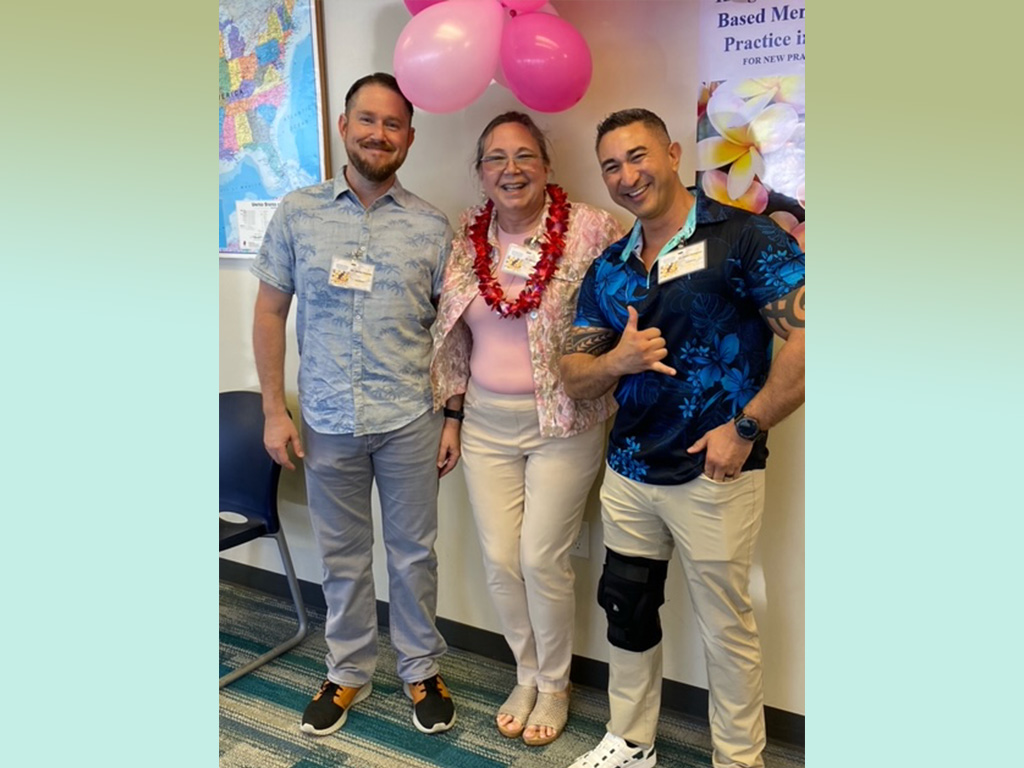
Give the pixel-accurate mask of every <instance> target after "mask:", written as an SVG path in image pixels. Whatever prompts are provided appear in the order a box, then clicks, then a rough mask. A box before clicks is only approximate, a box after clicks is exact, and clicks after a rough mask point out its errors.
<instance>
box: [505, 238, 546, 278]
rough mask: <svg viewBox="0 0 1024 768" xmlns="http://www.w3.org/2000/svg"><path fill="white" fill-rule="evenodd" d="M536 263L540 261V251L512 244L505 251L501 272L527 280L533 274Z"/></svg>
mask: <svg viewBox="0 0 1024 768" xmlns="http://www.w3.org/2000/svg"><path fill="white" fill-rule="evenodd" d="M538 261H540V251H538V250H536V249H534V248H526V247H524V246H522V245H519V244H518V243H513V244H512V245H510V246H509V247H508V250H507V251H505V261H504V262H503V263H502V265H501V271H502V272H504V273H506V274H509V275H515V276H516V277H522V278H524V279H528V278H529V277H530V275H532V274H533V269H534V267H536V266H537V262H538Z"/></svg>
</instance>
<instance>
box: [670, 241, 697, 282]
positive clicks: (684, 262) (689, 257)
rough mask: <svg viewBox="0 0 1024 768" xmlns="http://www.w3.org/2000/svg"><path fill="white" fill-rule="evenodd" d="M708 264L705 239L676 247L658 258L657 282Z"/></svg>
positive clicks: (673, 278) (688, 272) (679, 275)
mask: <svg viewBox="0 0 1024 768" xmlns="http://www.w3.org/2000/svg"><path fill="white" fill-rule="evenodd" d="M707 266H708V254H707V250H706V248H705V241H703V240H701V241H700V242H699V243H694V244H693V245H687V246H684V247H683V248H677V249H676V250H674V251H672V252H671V253H666V254H665V255H664V256H661V257H660V258H659V259H658V283H659V284H661V283H667V282H668V281H669V280H675V279H676V278H677V277H682V276H683V275H688V274H690V273H691V272H696V271H698V270H700V269H706V268H707Z"/></svg>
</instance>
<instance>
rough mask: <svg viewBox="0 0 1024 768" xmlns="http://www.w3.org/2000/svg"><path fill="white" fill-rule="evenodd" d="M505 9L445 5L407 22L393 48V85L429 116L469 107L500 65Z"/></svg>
mask: <svg viewBox="0 0 1024 768" xmlns="http://www.w3.org/2000/svg"><path fill="white" fill-rule="evenodd" d="M504 21H505V15H504V12H503V11H502V10H501V5H500V4H498V3H496V2H493V0H445V2H443V3H440V4H438V5H434V6H431V7H430V8H426V9H425V10H423V11H421V12H420V13H418V14H416V15H415V16H413V17H412V18H411V19H409V23H408V24H406V25H405V29H403V30H402V33H401V34H400V35H399V36H398V42H397V43H396V44H395V57H394V68H395V79H397V80H398V85H399V87H400V88H401V89H402V93H404V94H405V95H406V97H407V98H408V99H409V101H411V102H412V103H413V104H415V105H416V106H417V107H420V108H421V109H425V110H426V111H427V112H454V111H455V110H457V109H462V108H463V107H465V106H467V105H468V104H471V103H472V102H473V101H475V100H476V99H477V97H479V96H480V94H481V93H483V92H484V91H485V90H486V89H487V86H488V85H489V84H490V82H491V73H493V72H494V68H495V67H496V66H497V64H498V54H499V47H500V41H501V28H502V25H503V23H504Z"/></svg>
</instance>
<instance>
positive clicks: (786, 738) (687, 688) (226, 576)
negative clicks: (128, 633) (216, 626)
mask: <svg viewBox="0 0 1024 768" xmlns="http://www.w3.org/2000/svg"><path fill="white" fill-rule="evenodd" d="M220 577H221V579H223V580H224V581H230V582H232V583H233V584H241V585H242V586H246V587H250V588H252V589H258V590H260V591H261V592H266V593H268V594H272V595H278V596H280V597H285V598H287V597H290V595H289V593H288V581H287V580H286V579H285V577H284V574H280V573H274V572H272V571H265V570H263V569H262V568H255V567H253V566H251V565H244V564H242V563H236V562H234V561H232V560H227V559H225V558H223V557H222V558H220ZM299 588H300V589H301V590H302V599H303V600H305V601H306V603H307V604H308V605H311V606H317V607H319V608H322V609H326V607H327V606H326V604H325V602H324V593H323V590H322V589H321V588H320V585H319V584H314V583H313V582H309V581H302V580H300V581H299ZM377 623H378V624H379V625H380V626H384V627H386V626H387V625H388V604H387V603H385V602H383V601H381V600H378V601H377ZM437 628H438V629H439V630H440V631H441V634H442V635H443V636H444V639H445V641H446V642H447V643H448V644H449V645H450V646H452V647H453V648H461V649H462V650H466V651H472V652H473V653H478V654H480V655H481V656H485V657H487V658H489V659H493V660H495V661H499V662H501V663H503V664H514V663H515V660H514V659H513V657H512V651H510V650H509V647H508V644H507V643H506V642H505V638H504V637H502V636H501V635H500V634H498V633H497V632H489V631H488V630H486V629H480V628H478V627H471V626H469V625H467V624H461V623H459V622H457V621H452V620H450V619H445V618H440V617H439V618H438V620H437ZM569 674H570V677H571V679H572V681H573V682H574V683H578V684H580V685H586V686H589V687H591V688H597V689H599V690H601V689H604V688H607V687H608V664H607V662H604V661H596V660H594V659H588V658H585V657H583V656H575V655H574V656H573V657H572V668H571V671H570V673H569ZM661 705H662V706H663V707H666V708H667V709H671V710H673V711H675V712H678V713H680V714H683V715H686V716H688V717H692V718H694V719H695V720H699V721H701V722H704V723H706V722H707V720H708V692H707V690H706V689H705V688H698V687H697V686H693V685H687V684H686V683H679V682H676V681H674V680H665V681H664V683H663V688H662V694H661ZM764 720H765V728H766V730H767V732H768V738H770V739H773V740H777V741H781V742H785V743H787V744H793V745H796V746H799V747H803V746H804V716H803V715H798V714H795V713H793V712H787V711H785V710H782V709H776V708H775V707H765V708H764Z"/></svg>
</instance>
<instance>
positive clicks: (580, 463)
mask: <svg viewBox="0 0 1024 768" xmlns="http://www.w3.org/2000/svg"><path fill="white" fill-rule="evenodd" d="M475 168H476V171H477V175H478V179H479V181H480V185H481V187H482V188H483V191H484V193H485V194H486V196H487V201H486V203H485V204H484V205H481V206H477V207H475V208H471V209H469V210H468V211H465V212H464V213H463V215H462V221H461V226H460V229H459V232H458V234H457V235H456V237H455V241H454V243H453V245H452V254H451V256H450V257H449V261H448V266H447V268H446V270H445V281H444V288H443V289H442V293H441V304H440V307H439V308H438V320H437V323H436V324H435V326H434V362H433V365H432V368H431V372H432V374H433V384H434V406H435V408H440V407H441V406H444V407H445V409H446V410H445V414H446V415H448V414H451V415H453V416H455V415H456V414H459V413H460V411H461V409H462V408H463V406H465V419H464V421H462V422H460V421H459V420H458V418H457V417H456V418H450V419H449V420H448V421H447V422H446V428H445V430H446V431H445V434H446V435H447V439H448V440H449V441H450V443H449V445H450V446H451V448H450V450H455V448H454V447H455V446H460V450H461V455H462V461H463V467H464V469H465V478H466V487H467V490H468V491H469V500H470V504H471V505H472V508H473V516H474V519H475V521H476V526H477V531H478V533H479V536H480V545H481V549H482V551H483V559H484V568H485V571H486V573H487V583H488V586H489V588H490V592H491V595H492V598H493V599H494V604H495V608H496V609H497V612H498V615H499V617H500V620H501V625H502V630H503V632H504V634H505V639H506V640H507V641H508V644H509V647H510V648H511V649H512V653H513V655H514V656H515V660H516V680H517V684H516V686H515V687H514V688H513V690H512V692H511V693H510V695H509V697H508V699H507V700H506V701H505V703H504V704H502V705H501V707H499V708H498V712H497V714H496V718H495V724H496V725H497V728H498V731H499V732H500V733H501V734H502V735H504V736H507V737H519V736H522V738H523V740H524V741H525V742H526V743H527V744H529V745H531V746H538V745H541V744H547V743H550V742H551V741H553V740H554V739H556V738H558V736H559V735H560V734H561V733H562V729H563V728H564V727H565V724H566V720H567V718H568V709H569V662H570V659H571V657H572V637H573V621H574V593H573V580H574V573H573V570H572V565H571V564H570V562H569V550H570V547H571V546H572V543H573V541H574V540H575V539H576V536H577V534H578V533H579V529H580V521H581V519H582V515H583V508H584V504H585V502H586V498H587V494H588V492H589V490H590V486H591V485H592V483H593V481H594V478H595V477H596V475H597V472H598V469H599V468H600V466H601V453H602V448H603V443H604V429H603V424H604V421H605V420H606V419H607V418H608V416H609V415H610V414H611V413H612V411H613V410H614V404H613V402H612V400H611V399H610V397H609V396H607V395H605V396H601V397H598V398H596V399H591V400H578V401H577V400H572V399H571V398H569V396H568V395H567V394H566V393H565V390H564V388H563V387H562V382H561V378H560V374H559V370H558V358H559V356H560V355H561V350H562V347H563V344H564V341H565V338H566V336H567V335H568V331H569V327H570V326H571V324H572V317H573V314H574V311H575V307H576V294H577V292H578V291H579V286H580V282H581V280H582V278H583V275H584V273H585V272H586V270H587V267H588V266H589V265H590V263H591V262H592V261H593V260H594V259H595V258H596V257H597V256H598V255H599V254H600V253H601V251H602V250H604V248H605V247H606V246H607V245H608V244H610V243H612V242H614V241H615V240H617V239H618V238H619V237H620V236H621V231H620V229H619V226H618V224H617V223H616V222H615V220H614V219H613V218H612V217H611V216H610V215H609V214H607V213H605V212H604V211H601V210H598V209H596V208H591V207H590V206H587V205H583V204H581V203H572V202H570V201H569V199H568V197H567V196H566V194H565V192H564V191H563V190H562V189H561V188H560V187H558V186H556V185H553V184H548V175H549V174H550V172H551V163H550V156H549V153H548V147H547V140H546V139H545V137H544V134H543V133H542V132H541V131H540V129H539V128H538V127H537V126H536V125H535V124H534V122H533V120H532V119H531V118H530V117H529V116H527V115H525V114H523V113H520V112H507V113H505V114H502V115H499V116H498V117H496V118H494V119H493V120H491V122H490V123H489V124H488V125H487V126H486V127H485V128H484V130H483V132H482V133H481V134H480V138H479V139H478V140H477V147H476V161H475ZM460 444H461V445H460ZM440 460H441V458H440V456H439V466H440Z"/></svg>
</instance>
